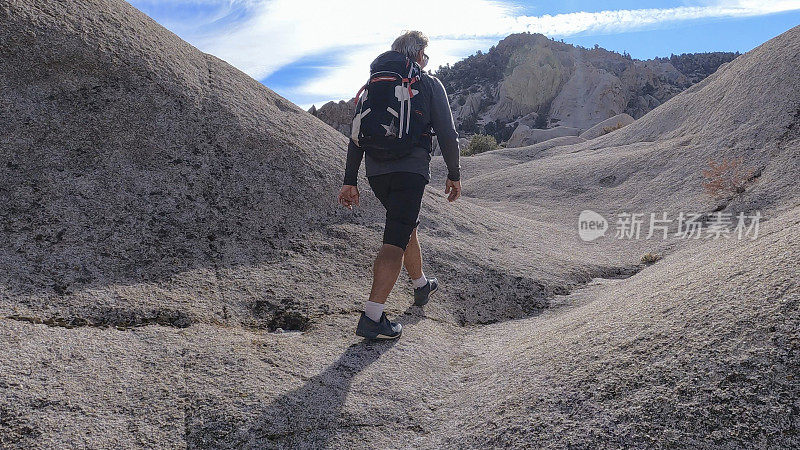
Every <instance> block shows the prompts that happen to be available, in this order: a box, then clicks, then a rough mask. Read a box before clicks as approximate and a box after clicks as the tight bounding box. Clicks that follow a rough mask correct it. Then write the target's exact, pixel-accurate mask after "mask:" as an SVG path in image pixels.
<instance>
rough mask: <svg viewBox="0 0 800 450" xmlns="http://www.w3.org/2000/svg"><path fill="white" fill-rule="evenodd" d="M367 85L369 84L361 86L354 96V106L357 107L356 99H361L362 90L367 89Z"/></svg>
mask: <svg viewBox="0 0 800 450" xmlns="http://www.w3.org/2000/svg"><path fill="white" fill-rule="evenodd" d="M367 85H369V82H367V83H366V84H365V85H363V86H361V89H359V90H358V94H356V100H355V105H356V106H358V99H359V98H361V93H362V92H364V89H366V88H367Z"/></svg>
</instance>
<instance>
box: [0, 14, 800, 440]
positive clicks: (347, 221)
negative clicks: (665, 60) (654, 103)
mask: <svg viewBox="0 0 800 450" xmlns="http://www.w3.org/2000/svg"><path fill="white" fill-rule="evenodd" d="M0 25H2V26H0V91H2V92H3V95H2V96H0V117H2V118H3V122H2V127H0V205H2V206H0V348H1V349H2V351H3V353H2V363H0V446H2V447H3V448H25V449H28V448H168V447H169V448H172V447H177V448H243V447H244V448H298V447H299V448H368V447H374V446H390V447H402V448H455V447H458V448H464V447H469V448H485V447H548V446H550V447H578V448H594V447H660V446H663V447H677V448H686V447H703V448H708V447H718V446H727V447H738V448H795V447H798V445H800V442H799V441H798V436H800V433H798V431H800V423H799V422H798V421H799V420H800V419H798V417H800V416H799V415H798V414H797V411H796V410H797V405H796V403H797V398H798V396H799V394H800V386H798V383H797V380H796V376H797V373H799V372H800V357H798V355H800V352H798V336H799V332H798V330H800V312H799V311H800V309H798V299H799V298H800V292H798V286H797V283H796V281H795V280H796V274H797V273H798V271H799V270H800V267H798V261H797V258H796V255H797V254H798V252H800V242H798V240H797V239H796V236H797V235H798V233H800V207H799V206H798V198H800V192H799V191H798V185H797V174H798V173H800V162H798V159H797V148H798V145H800V104H798V100H797V92H800V78H798V76H797V71H796V68H797V67H798V66H800V27H796V28H794V29H792V30H789V31H788V32H786V33H784V34H782V35H780V36H778V37H776V38H774V39H772V40H770V41H768V42H767V43H765V44H763V45H762V46H760V47H758V48H757V49H755V50H753V51H751V52H749V53H747V54H745V55H743V56H742V57H740V58H738V59H736V60H735V61H733V62H732V63H730V64H727V65H725V66H724V67H723V68H722V69H721V70H719V71H718V72H716V73H715V74H714V75H712V76H710V77H708V78H706V79H704V80H703V81H701V82H700V83H698V84H696V85H695V86H693V87H692V88H690V89H688V90H687V91H685V92H683V93H681V94H678V95H677V96H675V97H673V98H672V99H671V100H669V101H667V102H666V103H664V104H662V105H660V106H659V107H657V108H656V109H655V110H653V111H652V112H650V113H649V114H647V115H646V116H644V117H643V118H641V119H639V120H637V121H636V122H634V123H632V124H630V125H628V126H625V127H624V128H621V129H619V130H616V131H614V132H612V133H608V134H605V135H602V136H599V137H597V138H594V139H592V140H589V141H584V140H583V139H582V138H580V137H577V136H566V137H560V138H555V139H552V140H550V141H546V142H542V143H538V144H535V145H531V146H525V147H520V148H509V149H501V150H496V151H490V152H486V153H484V154H481V155H477V156H475V157H471V158H464V160H463V169H462V173H463V176H464V186H465V191H464V193H465V198H463V200H460V201H459V202H456V203H453V204H450V203H448V202H447V201H446V199H445V198H444V195H443V193H442V188H443V178H444V172H445V170H444V165H443V162H442V161H441V158H438V157H437V158H434V161H433V167H432V171H433V180H432V182H431V186H430V188H429V189H428V191H427V192H426V194H425V197H424V199H423V206H422V216H421V224H420V236H421V241H422V245H423V247H424V249H425V271H426V272H427V273H429V274H431V275H437V276H439V278H440V280H441V281H442V287H441V292H439V293H438V294H437V296H436V297H435V298H434V300H433V301H432V302H431V303H430V304H428V305H426V306H425V308H424V309H420V308H418V307H412V306H409V305H410V304H411V289H410V284H409V283H408V281H407V276H406V275H405V274H402V275H401V280H400V281H399V282H398V286H397V287H396V288H395V290H394V291H393V293H392V295H391V296H390V298H389V300H388V302H387V312H388V314H389V315H390V316H392V317H397V318H398V319H399V320H400V321H401V322H402V323H403V324H404V333H403V337H402V338H401V339H400V340H399V341H397V342H382V343H369V342H363V341H361V340H360V339H358V338H356V337H355V336H354V335H353V328H354V326H355V321H356V320H357V317H358V314H359V313H360V310H361V307H362V304H363V300H364V299H365V298H366V295H367V293H368V290H369V286H368V285H367V282H366V281H365V280H367V279H369V276H370V267H371V262H372V256H373V255H374V254H375V251H376V250H377V248H378V247H379V245H380V234H381V230H382V224H383V210H382V209H381V207H380V205H379V204H378V202H377V200H376V199H375V198H374V196H373V195H372V193H371V192H370V191H369V189H368V184H367V183H366V182H365V180H364V179H363V177H362V179H361V182H360V186H361V189H362V197H363V198H362V201H361V207H359V208H356V209H355V211H352V212H351V211H347V210H343V209H339V208H336V207H335V196H336V193H337V191H338V187H339V185H340V183H341V173H342V170H343V167H344V148H345V146H346V143H347V141H346V139H345V138H344V137H343V136H342V135H341V133H338V132H336V131H335V130H333V129H332V128H330V127H328V126H326V125H324V124H322V123H321V122H320V121H319V120H317V119H315V118H314V117H313V116H311V115H310V114H307V113H306V112H304V111H302V110H300V109H299V108H297V107H296V106H295V105H293V104H291V103H290V102H288V101H287V100H285V99H283V98H281V97H279V96H278V95H276V94H275V93H274V92H272V91H271V90H269V89H268V88H267V87H264V86H263V85H261V84H260V83H258V82H256V81H255V80H253V79H251V78H249V77H248V76H246V75H245V74H243V73H242V72H240V71H238V70H236V69H235V68H233V67H231V66H230V65H228V64H226V63H225V62H223V61H221V60H219V59H217V58H215V57H213V56H211V55H207V54H204V53H202V52H200V51H198V50H197V49H195V48H194V47H192V46H190V45H188V44H187V43H185V42H183V41H181V40H180V39H179V38H178V37H177V36H175V35H174V34H172V33H170V32H169V31H167V30H165V29H164V28H162V27H161V26H159V25H158V24H156V23H155V22H154V21H152V20H151V19H149V18H148V17H146V16H145V15H144V14H142V13H140V12H139V11H137V10H136V9H134V8H133V7H132V6H130V5H129V4H128V3H126V2H124V1H122V0H86V1H82V2H71V3H69V4H67V3H65V2H61V1H57V0H14V1H12V2H10V3H9V2H6V3H3V4H0ZM754 110H756V111H759V114H752V111H754ZM554 141H558V143H559V144H564V145H554ZM738 157H741V158H742V160H743V161H744V164H746V165H747V166H748V167H753V168H757V169H758V172H757V175H754V176H753V178H752V180H749V181H748V185H747V189H746V190H745V192H743V193H740V194H737V195H735V196H732V197H730V198H726V199H722V200H716V199H710V198H708V197H707V196H706V195H705V194H704V191H703V188H702V175H701V172H702V169H703V168H704V167H705V165H706V164H707V161H708V160H709V159H711V158H738ZM582 209H592V210H594V211H597V212H599V213H601V214H604V215H605V216H606V217H608V218H609V219H610V220H612V221H613V219H614V217H615V216H614V215H615V214H617V213H619V212H625V211H627V212H640V213H648V212H660V211H666V212H668V213H669V214H670V215H671V217H675V216H676V215H677V213H678V211H694V212H698V213H703V214H706V215H708V214H711V213H713V212H715V211H716V212H723V213H726V214H735V213H738V212H741V211H755V210H759V211H761V213H762V214H763V217H764V219H763V223H762V228H761V235H760V237H758V238H757V239H754V240H751V239H749V238H747V239H744V240H741V241H739V240H737V239H721V240H711V239H700V240H680V239H677V240H676V239H670V240H656V239H651V240H646V239H641V240H624V241H623V240H619V239H616V238H614V237H613V236H608V237H606V238H601V239H599V240H597V241H595V242H593V243H585V242H582V241H581V240H580V239H579V238H578V237H577V235H576V234H577V233H576V224H575V220H576V217H577V215H578V213H579V212H580V211H581V210H582ZM648 252H657V253H659V254H661V255H663V258H661V259H660V260H659V261H658V262H656V263H655V264H653V265H649V266H646V265H643V264H642V263H641V262H640V261H641V258H642V255H643V254H645V253H648ZM512 319H513V320H512Z"/></svg>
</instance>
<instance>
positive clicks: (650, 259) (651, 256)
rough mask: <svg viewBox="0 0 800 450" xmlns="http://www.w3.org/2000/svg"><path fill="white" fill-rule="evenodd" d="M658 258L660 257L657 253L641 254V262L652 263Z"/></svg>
mask: <svg viewBox="0 0 800 450" xmlns="http://www.w3.org/2000/svg"><path fill="white" fill-rule="evenodd" d="M659 259H661V255H659V254H658V253H645V254H644V255H643V256H642V264H653V263H654V262H656V261H658V260H659Z"/></svg>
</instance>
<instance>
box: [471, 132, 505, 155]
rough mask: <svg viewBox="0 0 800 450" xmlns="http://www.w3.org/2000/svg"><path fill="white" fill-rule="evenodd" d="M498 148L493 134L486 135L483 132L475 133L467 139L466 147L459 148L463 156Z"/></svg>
mask: <svg viewBox="0 0 800 450" xmlns="http://www.w3.org/2000/svg"><path fill="white" fill-rule="evenodd" d="M498 148H500V146H499V145H497V140H496V139H495V138H494V136H487V135H485V134H476V135H474V136H472V139H470V140H469V144H468V145H467V147H466V148H464V149H462V150H461V154H462V155H464V156H470V155H477V154H478V153H483V152H488V151H489V150H495V149H498Z"/></svg>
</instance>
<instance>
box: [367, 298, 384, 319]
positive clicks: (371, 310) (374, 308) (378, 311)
mask: <svg viewBox="0 0 800 450" xmlns="http://www.w3.org/2000/svg"><path fill="white" fill-rule="evenodd" d="M364 314H366V315H367V317H369V318H370V319H372V320H373V321H375V322H378V321H380V320H381V316H382V315H383V303H375V302H371V301H369V300H367V303H365V304H364Z"/></svg>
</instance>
